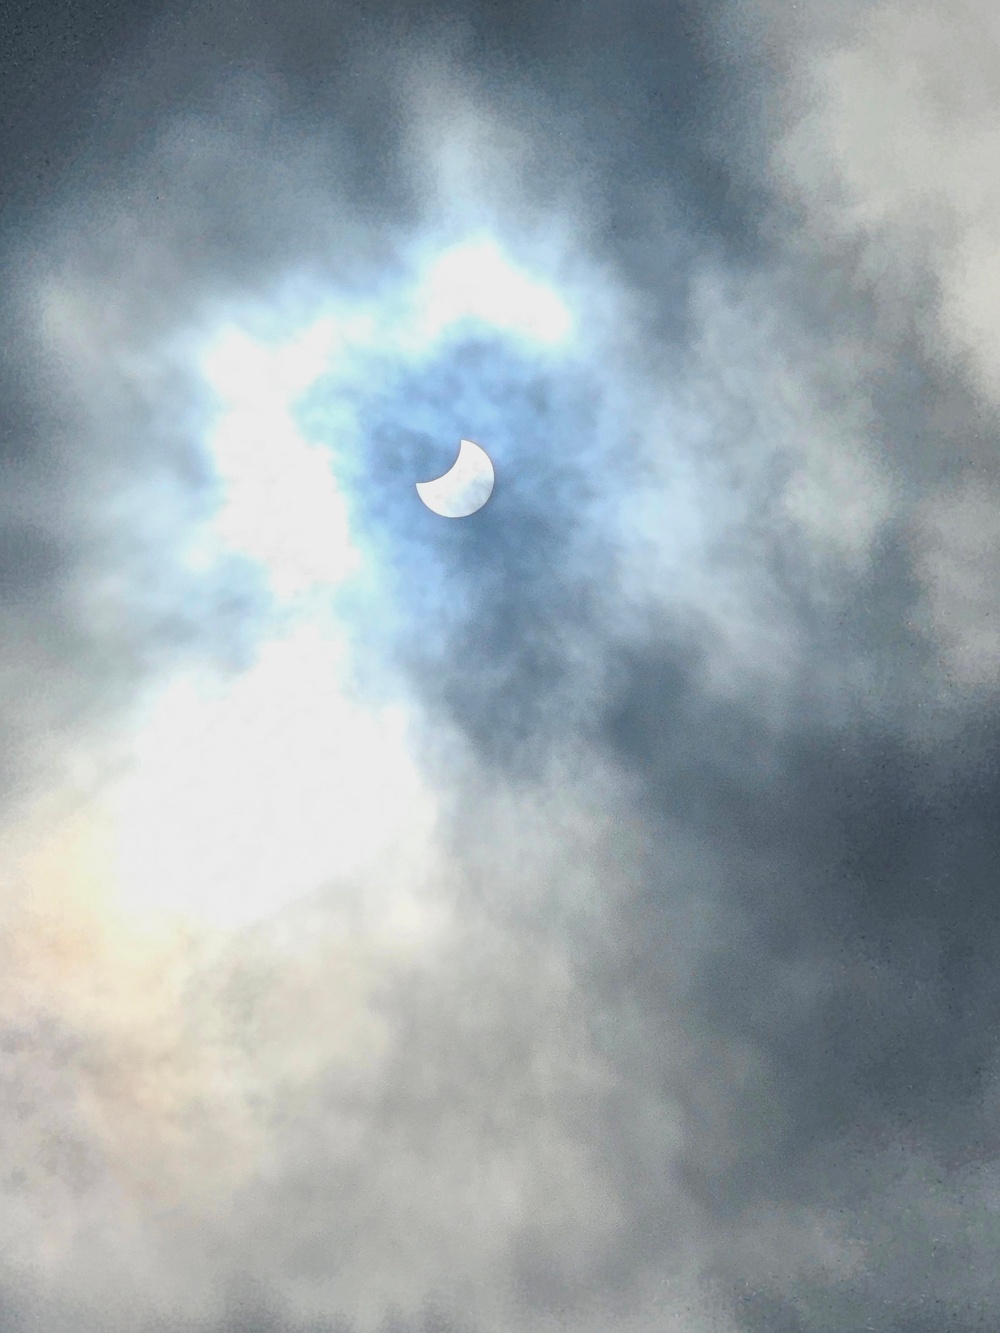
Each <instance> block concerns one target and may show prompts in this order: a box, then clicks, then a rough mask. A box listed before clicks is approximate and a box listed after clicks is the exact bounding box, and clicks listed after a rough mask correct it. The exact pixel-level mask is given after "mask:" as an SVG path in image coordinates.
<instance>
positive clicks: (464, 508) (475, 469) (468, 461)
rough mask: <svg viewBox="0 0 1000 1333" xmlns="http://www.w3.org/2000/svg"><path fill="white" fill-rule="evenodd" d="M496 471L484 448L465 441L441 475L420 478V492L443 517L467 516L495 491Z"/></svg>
mask: <svg viewBox="0 0 1000 1333" xmlns="http://www.w3.org/2000/svg"><path fill="white" fill-rule="evenodd" d="M495 479H496V474H495V473H494V471H493V464H492V462H491V461H490V456H489V454H488V453H487V452H486V450H485V449H481V448H480V446H479V445H478V444H473V443H472V441H471V440H463V441H462V443H461V444H460V446H459V450H458V457H457V458H456V459H455V462H454V463H453V464H452V466H451V467H450V468H449V469H448V471H447V472H446V473H445V474H444V475H443V476H441V477H437V478H436V479H435V480H434V481H418V482H417V494H418V495H419V496H420V498H421V500H423V502H424V504H425V505H426V506H427V508H428V509H432V510H433V511H434V513H435V514H440V515H441V516H442V518H468V516H469V515H470V514H474V513H475V512H476V510H477V509H482V507H483V505H484V504H485V503H486V501H487V500H488V499H489V498H490V496H491V495H492V494H493V483H494V481H495Z"/></svg>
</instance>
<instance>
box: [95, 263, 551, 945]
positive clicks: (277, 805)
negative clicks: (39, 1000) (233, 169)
mask: <svg viewBox="0 0 1000 1333" xmlns="http://www.w3.org/2000/svg"><path fill="white" fill-rule="evenodd" d="M401 295H402V299H400V298H401ZM279 307H280V302H276V312H277V309H278V308H279ZM332 309H333V313H331V307H330V306H329V305H326V306H323V305H321V304H320V303H319V302H317V304H316V306H315V307H314V308H313V310H312V311H308V310H306V311H304V312H303V311H300V313H299V317H298V319H297V320H295V321H293V320H291V319H289V320H288V321H287V323H286V327H285V329H284V330H280V329H276V327H275V326H276V324H277V323H278V320H279V316H278V314H277V313H275V314H274V315H273V316H272V317H271V318H270V320H269V324H270V328H269V331H268V336H267V337H266V338H261V337H260V336H257V335H255V334H251V332H249V323H250V322H251V321H248V322H247V323H246V324H244V325H241V324H240V323H239V322H238V321H232V322H230V323H228V324H226V325H225V326H223V327H222V328H221V329H220V330H219V331H217V332H215V333H212V334H211V335H210V336H209V338H208V339H207V341H206V342H203V343H202V345H201V346H200V348H199V349H197V350H196V357H197V364H198V366H199V368H200V370H201V373H202V374H203V376H204V378H205V380H206V382H207V384H208V386H209V387H210V389H211V391H212V392H213V394H214V396H215V399H216V403H217V411H216V413H215V416H214V418H213V420H212V424H211V427H210V429H209V431H208V433H207V436H206V438H205V441H204V445H205V449H206V451H207V453H208V455H209V458H210V460H211V463H212V467H213V470H214V472H215V475H216V478H217V480H218V482H219V484H220V503H219V506H218V509H217V511H216V513H215V514H214V516H213V517H212V518H211V519H210V521H209V522H208V523H207V524H206V525H205V527H204V529H203V530H202V532H201V533H200V535H199V536H198V537H196V539H195V541H194V542H193V544H192V545H191V546H190V547H189V548H188V558H189V563H193V564H195V565H201V566H203V567H204V566H207V565H210V564H211V563H212V561H213V559H214V558H215V557H216V556H217V555H218V554H220V553H221V552H226V551H228V552H230V553H236V554H239V555H241V556H243V557H245V558H246V559H248V560H249V561H251V562H252V563H253V564H255V565H256V566H257V567H258V569H259V570H260V572H261V574H262V575H263V576H264V578H265V580H266V584H267V586H268V588H269V590H270V593H271V596H272V598H273V599H274V608H275V610H276V612H277V613H278V616H277V620H276V622H275V624H278V623H279V622H280V624H281V626H282V628H281V629H280V631H279V630H278V629H276V628H275V629H272V631H270V637H266V638H264V639H262V641H261V642H260V644H259V646H258V652H257V659H256V661H255V663H254V664H253V666H251V667H250V668H249V670H248V671H246V672H245V673H244V674H243V675H242V676H241V677H240V678H239V679H238V680H236V681H235V682H233V681H224V682H223V681H220V680H219V679H218V678H217V677H215V676H214V675H213V674H212V673H211V672H207V671H205V672H199V671H195V672H192V673H189V674H187V675H185V676H184V677H182V678H180V679H174V680H173V681H172V682H170V683H169V684H168V685H167V686H166V687H165V688H164V689H163V690H162V692H161V694H160V695H159V696H158V697H157V698H154V699H152V700H151V701H150V702H149V704H148V706H147V709H146V712H145V715H144V720H143V722H142V723H141V724H140V726H139V729H138V731H137V733H136V736H135V739H134V742H133V744H132V746H131V760H132V763H131V766H130V769H129V771H128V775H127V776H126V777H125V778H123V779H122V780H121V781H119V782H118V784H117V785H116V786H115V787H114V789H113V790H111V791H109V792H108V793H107V794H106V795H105V796H104V797H103V798H102V800H101V801H100V803H99V804H97V805H95V807H94V808H93V811H92V818H93V819H94V820H95V821H96V823H95V827H100V828H101V829H102V830H104V832H102V833H101V835H100V839H99V840H100V841H101V843H102V845H106V846H108V847H109V848H110V851H109V866H108V872H109V874H110V877H111V879H112V881H113V883H114V884H115V885H116V886H117V897H118V900H119V902H120V903H121V904H122V905H123V906H124V907H126V908H127V909H128V910H129V911H130V912H139V913H140V914H147V913H153V914H154V915H159V914H166V915H168V916H177V915H179V916H181V917H183V918H186V919H188V920H199V921H202V922H203V923H205V924H209V925H211V926H214V927H219V928H223V929H231V928H239V927H242V926H244V925H247V924H250V923H252V922H254V921H258V920H261V919H262V918H265V917H267V916H268V915H270V914H272V913H274V912H275V911H277V910H279V909H280V908H282V907H283V906H285V905H286V904H288V903H290V902H292V901H294V900H295V899H297V898H299V897H301V896H302V895H305V894H308V893H309V892H311V891H313V890H316V889H318V888H320V887H322V886H323V885H324V884H326V883H329V882H332V881H335V880H337V879H338V878H339V879H343V880H346V879H348V878H350V877H351V876H354V875H357V874H359V873H361V872H362V871H365V872H372V871H373V870H376V868H377V870H378V871H379V872H380V873H377V874H374V875H372V874H371V873H368V874H367V875H366V878H367V879H368V880H370V881H376V882H381V883H385V884H389V885H393V886H394V887H393V889H392V891H391V901H390V898H389V897H387V899H386V902H385V903H383V904H380V905H379V912H380V913H381V915H382V917H383V918H384V921H385V923H386V926H387V928H388V929H390V930H396V929H397V928H398V929H400V930H402V931H403V932H404V934H410V935H412V933H413V932H414V931H416V932H418V933H419V931H420V930H421V926H420V922H419V917H420V912H419V910H418V909H417V907H416V903H417V898H415V897H414V896H413V890H414V887H415V884H414V881H417V882H419V880H420V874H421V868H423V869H424V870H426V868H427V867H429V866H430V865H431V864H432V863H433V858H434V847H433V842H434V827H435V820H436V803H435V800H434V798H433V797H432V796H431V794H430V793H429V790H428V789H427V787H426V785H425V783H424V781H423V779H422V777H421V774H420V772H419V770H418V767H417V765H416V762H415V760H414V758H413V756H412V755H411V753H410V750H409V747H408V744H407V739H406V723H407V719H406V716H405V713H404V711H403V710H402V709H400V708H399V707H395V708H386V709H385V710H383V711H381V712H375V711H373V710H371V709H370V708H369V707H367V706H366V705H363V704H361V703H358V702H356V701H354V700H352V699H350V698H349V697H348V696H347V694H346V693H345V689H344V681H345V679H346V675H347V674H348V673H349V666H350V664H349V662H348V661H347V659H346V657H345V652H346V649H345V647H344V643H345V640H344V636H343V627H342V626H340V625H339V624H338V622H337V618H336V612H335V610H334V609H331V606H330V605H329V602H328V599H329V595H330V594H332V593H333V592H334V591H335V589H336V588H337V587H338V586H340V585H342V584H343V583H344V581H345V580H348V579H350V578H351V576H352V575H354V574H356V573H358V571H359V570H360V568H361V557H360V553H359V550H358V547H357V546H356V545H355V543H354V541H353V539H352V534H351V531H350V526H349V514H348V509H347V505H346V503H345V499H344V496H343V494H342V492H341V489H340V487H339V485H338V482H337V477H336V475H335V459H336V448H335V447H333V446H340V445H341V444H343V441H340V440H322V441H311V440H308V439H306V438H304V436H303V435H302V434H301V432H300V430H299V427H298V425H297V423H296V419H295V405H296V401H297V399H298V398H299V397H300V396H301V395H302V394H303V393H304V392H305V391H306V390H308V389H309V387H310V386H311V385H312V384H313V383H315V382H316V380H317V379H319V378H320V376H323V375H333V376H334V377H338V376H339V377H340V379H341V381H342V382H343V383H344V385H345V387H347V388H349V389H351V390H352V391H353V392H354V393H355V394H356V392H357V390H358V388H359V386H358V385H356V384H353V383H352V382H351V381H352V376H353V375H354V374H355V373H371V372H370V369H369V370H368V371H367V372H360V371H358V372H356V367H358V366H360V365H361V364H362V362H363V361H364V357H362V358H361V361H358V360H357V359H356V358H355V356H354V354H355V353H358V352H361V353H365V354H367V353H370V352H372V351H375V352H376V353H378V354H380V355H382V356H388V357H390V358H396V359H399V358H406V357H407V356H416V357H421V356H423V355H425V354H426V352H427V350H428V348H429V347H430V346H432V345H433V344H434V343H435V342H436V341H437V340H439V339H441V338H443V337H445V336H446V335H447V333H448V331H449V330H450V329H452V328H453V327H454V326H456V325H458V324H460V323H462V322H464V321H466V320H469V319H472V320H476V321H479V322H481V323H483V324H486V325H488V326H489V327H491V328H493V329H496V330H499V331H501V332H503V333H505V334H507V335H508V336H515V337H520V338H523V339H527V340H530V341H532V342H534V343H535V344H536V345H540V346H546V345H553V344H555V343H557V342H559V341H560V340H562V339H563V338H565V337H566V336H567V335H568V333H569V332H570V329H571V320H570V316H569V312H568V310H567V308H566V306H565V305H564V303H563V302H562V300H561V299H560V297H559V296H558V294H557V293H556V292H555V291H554V290H553V289H552V288H550V287H548V286H546V285H545V284H544V283H543V282H541V281H539V280H537V279H535V278H533V277H531V276H529V275H528V274H527V273H525V272H523V271H522V270H520V269H518V268H516V267H515V266H514V265H513V264H511V263H510V262H509V261H508V260H507V259H506V258H505V256H504V255H503V254H502V252H501V251H500V250H499V248H498V247H497V246H496V245H495V244H494V243H493V242H491V241H475V242H470V243H466V244H462V245H459V246H456V247H453V248H451V249H449V250H446V251H444V252H443V253H439V254H438V255H437V256H436V257H435V258H434V259H432V260H431V261H430V262H428V263H425V264H424V265H423V266H418V271H417V276H416V277H415V278H414V280H413V282H412V283H411V285H410V286H409V288H408V290H406V289H404V291H403V293H402V294H400V293H399V292H396V293H393V294H392V300H391V301H390V300H386V301H384V302H382V303H378V302H375V301H373V302H370V303H369V305H368V306H367V307H365V308H361V309H358V308H353V309H351V310H347V309H346V308H345V309H339V308H336V307H333V308H332ZM360 387H361V388H362V389H363V388H364V386H363V385H362V386H360ZM350 397H351V395H350V394H348V395H345V402H347V401H349V399H350ZM344 425H345V429H348V430H350V409H349V408H348V409H345V416H344ZM352 438H353V436H352ZM356 443H357V446H358V447H361V448H363V447H364V441H363V440H362V441H356ZM407 886H410V887H409V888H408V887H407ZM387 892H388V890H387ZM393 922H395V923H396V924H395V925H393Z"/></svg>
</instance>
